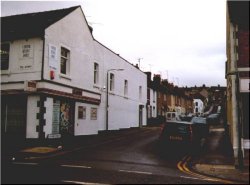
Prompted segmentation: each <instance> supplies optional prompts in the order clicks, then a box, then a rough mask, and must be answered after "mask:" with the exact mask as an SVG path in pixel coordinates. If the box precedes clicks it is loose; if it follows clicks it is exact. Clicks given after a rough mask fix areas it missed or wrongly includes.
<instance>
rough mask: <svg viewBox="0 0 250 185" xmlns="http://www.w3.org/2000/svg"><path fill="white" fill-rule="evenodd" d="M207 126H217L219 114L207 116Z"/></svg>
mask: <svg viewBox="0 0 250 185" xmlns="http://www.w3.org/2000/svg"><path fill="white" fill-rule="evenodd" d="M207 123H208V125H218V124H220V114H219V113H214V114H210V115H208V116H207Z"/></svg>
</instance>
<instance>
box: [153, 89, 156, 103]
mask: <svg viewBox="0 0 250 185" xmlns="http://www.w3.org/2000/svg"><path fill="white" fill-rule="evenodd" d="M155 97H156V92H155V91H153V102H155Z"/></svg>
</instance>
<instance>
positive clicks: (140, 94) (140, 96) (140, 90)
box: [139, 86, 142, 100]
mask: <svg viewBox="0 0 250 185" xmlns="http://www.w3.org/2000/svg"><path fill="white" fill-rule="evenodd" d="M141 98H142V86H139V99H140V100H141Z"/></svg>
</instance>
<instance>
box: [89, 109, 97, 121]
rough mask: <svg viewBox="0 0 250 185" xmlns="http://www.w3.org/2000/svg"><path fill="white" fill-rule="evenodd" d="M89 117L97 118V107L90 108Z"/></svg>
mask: <svg viewBox="0 0 250 185" xmlns="http://www.w3.org/2000/svg"><path fill="white" fill-rule="evenodd" d="M90 119H91V120H97V108H91V113H90Z"/></svg>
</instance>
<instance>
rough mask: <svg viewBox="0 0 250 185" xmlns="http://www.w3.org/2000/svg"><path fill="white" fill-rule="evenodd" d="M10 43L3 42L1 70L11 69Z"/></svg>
mask: <svg viewBox="0 0 250 185" xmlns="http://www.w3.org/2000/svg"><path fill="white" fill-rule="evenodd" d="M9 53H10V44H9V43H4V44H3V43H1V70H8V69H9Z"/></svg>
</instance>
